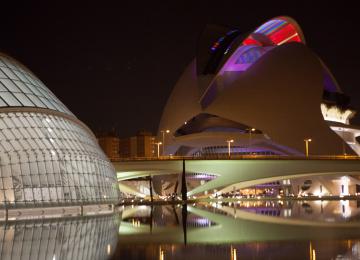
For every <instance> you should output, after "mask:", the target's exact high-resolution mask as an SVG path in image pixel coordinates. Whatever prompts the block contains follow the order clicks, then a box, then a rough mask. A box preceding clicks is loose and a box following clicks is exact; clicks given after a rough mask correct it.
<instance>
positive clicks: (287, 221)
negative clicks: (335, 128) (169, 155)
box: [0, 200, 360, 260]
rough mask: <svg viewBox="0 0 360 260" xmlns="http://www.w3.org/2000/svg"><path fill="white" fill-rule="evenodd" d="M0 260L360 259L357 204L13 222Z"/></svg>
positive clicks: (217, 206) (230, 205) (0, 227)
mask: <svg viewBox="0 0 360 260" xmlns="http://www.w3.org/2000/svg"><path fill="white" fill-rule="evenodd" d="M0 259H10V260H17V259H50V260H58V259H126V260H128V259H160V260H165V259H186V260H190V259H206V260H210V259H233V260H234V259H302V260H303V259H309V260H316V259H360V204H359V203H358V202H357V201H356V200H341V201H320V200H319V201H310V200H309V201H285V200H273V201H259V200H253V201H250V200H249V201H244V200H241V201H232V202H217V203H214V202H212V203H196V204H187V205H180V204H179V205H176V204H168V205H153V206H147V205H137V206H135V205H133V206H123V207H120V208H119V212H117V213H112V214H103V215H97V216H82V217H81V216H72V217H70V216H66V217H65V216H64V217H63V218H51V219H22V220H9V221H6V222H0Z"/></svg>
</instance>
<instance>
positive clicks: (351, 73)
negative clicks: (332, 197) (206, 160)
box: [0, 1, 360, 136]
mask: <svg viewBox="0 0 360 260" xmlns="http://www.w3.org/2000/svg"><path fill="white" fill-rule="evenodd" d="M59 3H60V2H56V3H53V2H52V3H41V2H36V3H35V2H33V3H28V2H26V3H24V4H22V5H19V4H13V3H6V4H3V10H6V12H5V13H4V14H3V17H4V16H5V19H3V21H2V26H1V27H2V39H1V41H0V51H1V52H4V53H6V54H8V55H10V56H12V57H14V58H16V59H17V60H19V61H20V62H21V63H23V64H24V65H26V66H27V67H28V68H29V69H30V70H31V71H33V72H34V73H35V74H36V75H37V76H38V77H39V78H40V79H41V80H42V81H43V82H44V83H45V85H46V86H47V87H48V88H49V89H50V90H51V91H53V92H54V94H55V95H56V96H57V97H58V98H59V99H60V100H61V101H62V102H63V103H64V104H65V105H66V106H67V107H68V108H69V109H70V110H71V111H72V112H73V113H74V114H75V115H76V116H77V117H78V118H79V119H80V120H82V121H83V122H84V123H86V124H87V125H88V126H89V127H90V128H91V129H92V130H94V131H95V132H98V131H104V130H110V129H112V128H116V130H117V132H118V133H119V135H120V136H130V135H134V134H135V133H136V132H137V131H138V130H142V129H146V130H149V131H152V132H153V133H156V130H157V127H158V123H159V120H160V117H161V113H162V109H163V107H164V106H165V103H166V100H167V98H168V96H169V94H170V92H171V90H172V88H173V86H174V84H175V83H176V81H177V79H178V78H179V76H180V75H181V73H182V72H183V70H184V69H185V67H186V66H187V65H188V64H189V63H190V62H191V60H192V59H193V58H194V57H195V52H196V45H197V39H198V37H199V35H200V34H201V32H202V30H203V29H204V28H205V26H206V24H220V25H225V26H229V27H235V28H239V29H240V30H241V31H242V32H243V33H247V32H249V31H251V30H253V29H254V28H256V27H257V26H259V25H261V23H263V22H265V21H266V20H267V19H270V18H273V17H275V16H280V15H287V16H290V17H292V18H294V19H295V20H296V21H297V22H298V23H299V25H300V27H301V28H302V30H303V32H304V35H305V39H306V41H307V45H308V46H309V47H310V49H312V50H313V51H314V52H315V53H316V54H317V55H318V56H319V57H320V58H321V59H322V60H323V61H324V63H325V64H326V65H327V66H328V67H329V69H330V70H331V72H332V73H333V75H334V76H335V78H336V79H337V81H338V83H339V85H340V87H341V88H342V90H343V91H344V93H345V94H347V95H348V96H350V97H351V104H352V106H353V107H354V108H355V109H356V110H359V111H360V95H359V94H360V90H359V89H358V88H357V73H358V72H359V68H360V50H359V48H358V46H359V45H360V44H359V41H360V40H359V37H358V36H357V35H356V32H357V29H358V28H357V27H358V26H357V25H358V24H359V22H358V21H357V13H356V12H357V11H356V10H357V9H356V7H355V6H350V5H346V4H345V3H344V4H342V5H340V4H337V5H335V4H330V3H326V5H323V6H322V7H321V8H316V6H314V5H311V4H303V3H301V4H300V3H292V5H290V4H289V3H288V4H287V6H286V5H285V4H278V5H275V4H271V5H270V4H269V5H268V6H265V5H262V4H260V3H255V4H253V5H252V6H251V5H248V4H247V5H245V4H242V3H240V2H238V1H223V2H222V3H221V4H220V3H219V2H215V1H197V2H196V3H192V2H191V1H182V2H180V1H177V2H171V3H160V2H157V3H151V4H150V3H141V4H139V3H132V4H130V3H127V5H126V4H119V3H118V4H113V5H110V4H109V5H105V4H102V5H97V4H89V3H86V4H79V3H76V4H71V5H64V4H59ZM295 5H296V6H295ZM352 122H353V123H355V124H360V116H358V115H357V116H356V117H355V118H354V120H353V121H352Z"/></svg>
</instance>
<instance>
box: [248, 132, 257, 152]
mask: <svg viewBox="0 0 360 260" xmlns="http://www.w3.org/2000/svg"><path fill="white" fill-rule="evenodd" d="M247 130H248V131H249V153H250V154H251V151H250V149H251V137H252V133H253V132H255V130H256V129H255V128H249V129H247Z"/></svg>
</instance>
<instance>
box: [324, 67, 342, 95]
mask: <svg viewBox="0 0 360 260" xmlns="http://www.w3.org/2000/svg"><path fill="white" fill-rule="evenodd" d="M323 75H324V88H325V90H326V91H329V92H338V89H337V86H336V84H335V82H334V80H333V79H332V77H331V76H330V74H329V72H327V71H326V70H324V73H323Z"/></svg>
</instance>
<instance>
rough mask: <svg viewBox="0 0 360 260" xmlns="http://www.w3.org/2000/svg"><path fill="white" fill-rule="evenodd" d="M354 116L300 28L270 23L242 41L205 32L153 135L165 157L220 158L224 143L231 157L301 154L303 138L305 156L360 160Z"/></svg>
mask: <svg viewBox="0 0 360 260" xmlns="http://www.w3.org/2000/svg"><path fill="white" fill-rule="evenodd" d="M354 114H355V111H354V110H353V109H352V108H351V107H350V99H349V97H348V96H346V95H345V94H344V93H342V91H341V89H340V87H339V86H338V84H337V82H336V80H335V79H334V77H333V76H332V74H331V72H330V71H329V69H328V68H327V67H326V65H325V64H324V63H323V62H322V61H321V59H320V58H319V57H318V56H317V55H316V54H314V53H313V52H312V51H311V50H310V49H309V48H307V46H306V42H305V38H304V35H303V33H302V31H301V28H300V27H299V25H298V24H297V23H296V22H295V21H294V20H293V19H291V18H289V17H276V18H274V19H271V20H269V21H267V22H265V23H264V24H263V25H261V26H260V27H258V28H256V29H255V30H254V31H253V32H252V33H250V34H246V35H242V34H240V32H239V30H237V29H226V28H222V27H219V26H208V27H207V28H206V29H205V31H204V32H203V34H202V36H201V37H200V40H199V43H198V50H197V55H196V58H195V59H194V60H193V61H192V62H191V63H190V65H189V66H188V67H187V68H186V70H185V71H184V73H183V74H182V76H181V77H180V79H179V80H178V82H177V83H176V85H175V87H174V89H173V91H172V93H171V95H170V97H169V99H168V102H167V104H166V107H165V109H164V112H163V115H162V118H161V122H160V126H159V129H169V130H170V133H171V134H172V136H169V137H168V138H167V139H168V140H167V142H166V147H164V148H165V154H166V155H168V154H173V155H191V156H204V155H205V156H209V155H212V154H227V152H228V146H227V143H226V141H227V140H231V139H233V140H234V142H233V143H232V144H231V154H238V155H243V154H262V155H303V154H304V147H305V146H304V140H305V139H312V141H313V142H312V143H311V145H310V154H311V155H340V154H341V155H342V154H344V153H347V154H358V155H359V154H360V149H359V144H358V142H357V141H356V137H357V136H359V135H360V128H358V127H355V126H351V125H350V122H349V120H350V119H351V117H352V116H353V115H354ZM158 136H161V134H160V132H159V133H158ZM344 147H345V148H344Z"/></svg>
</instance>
